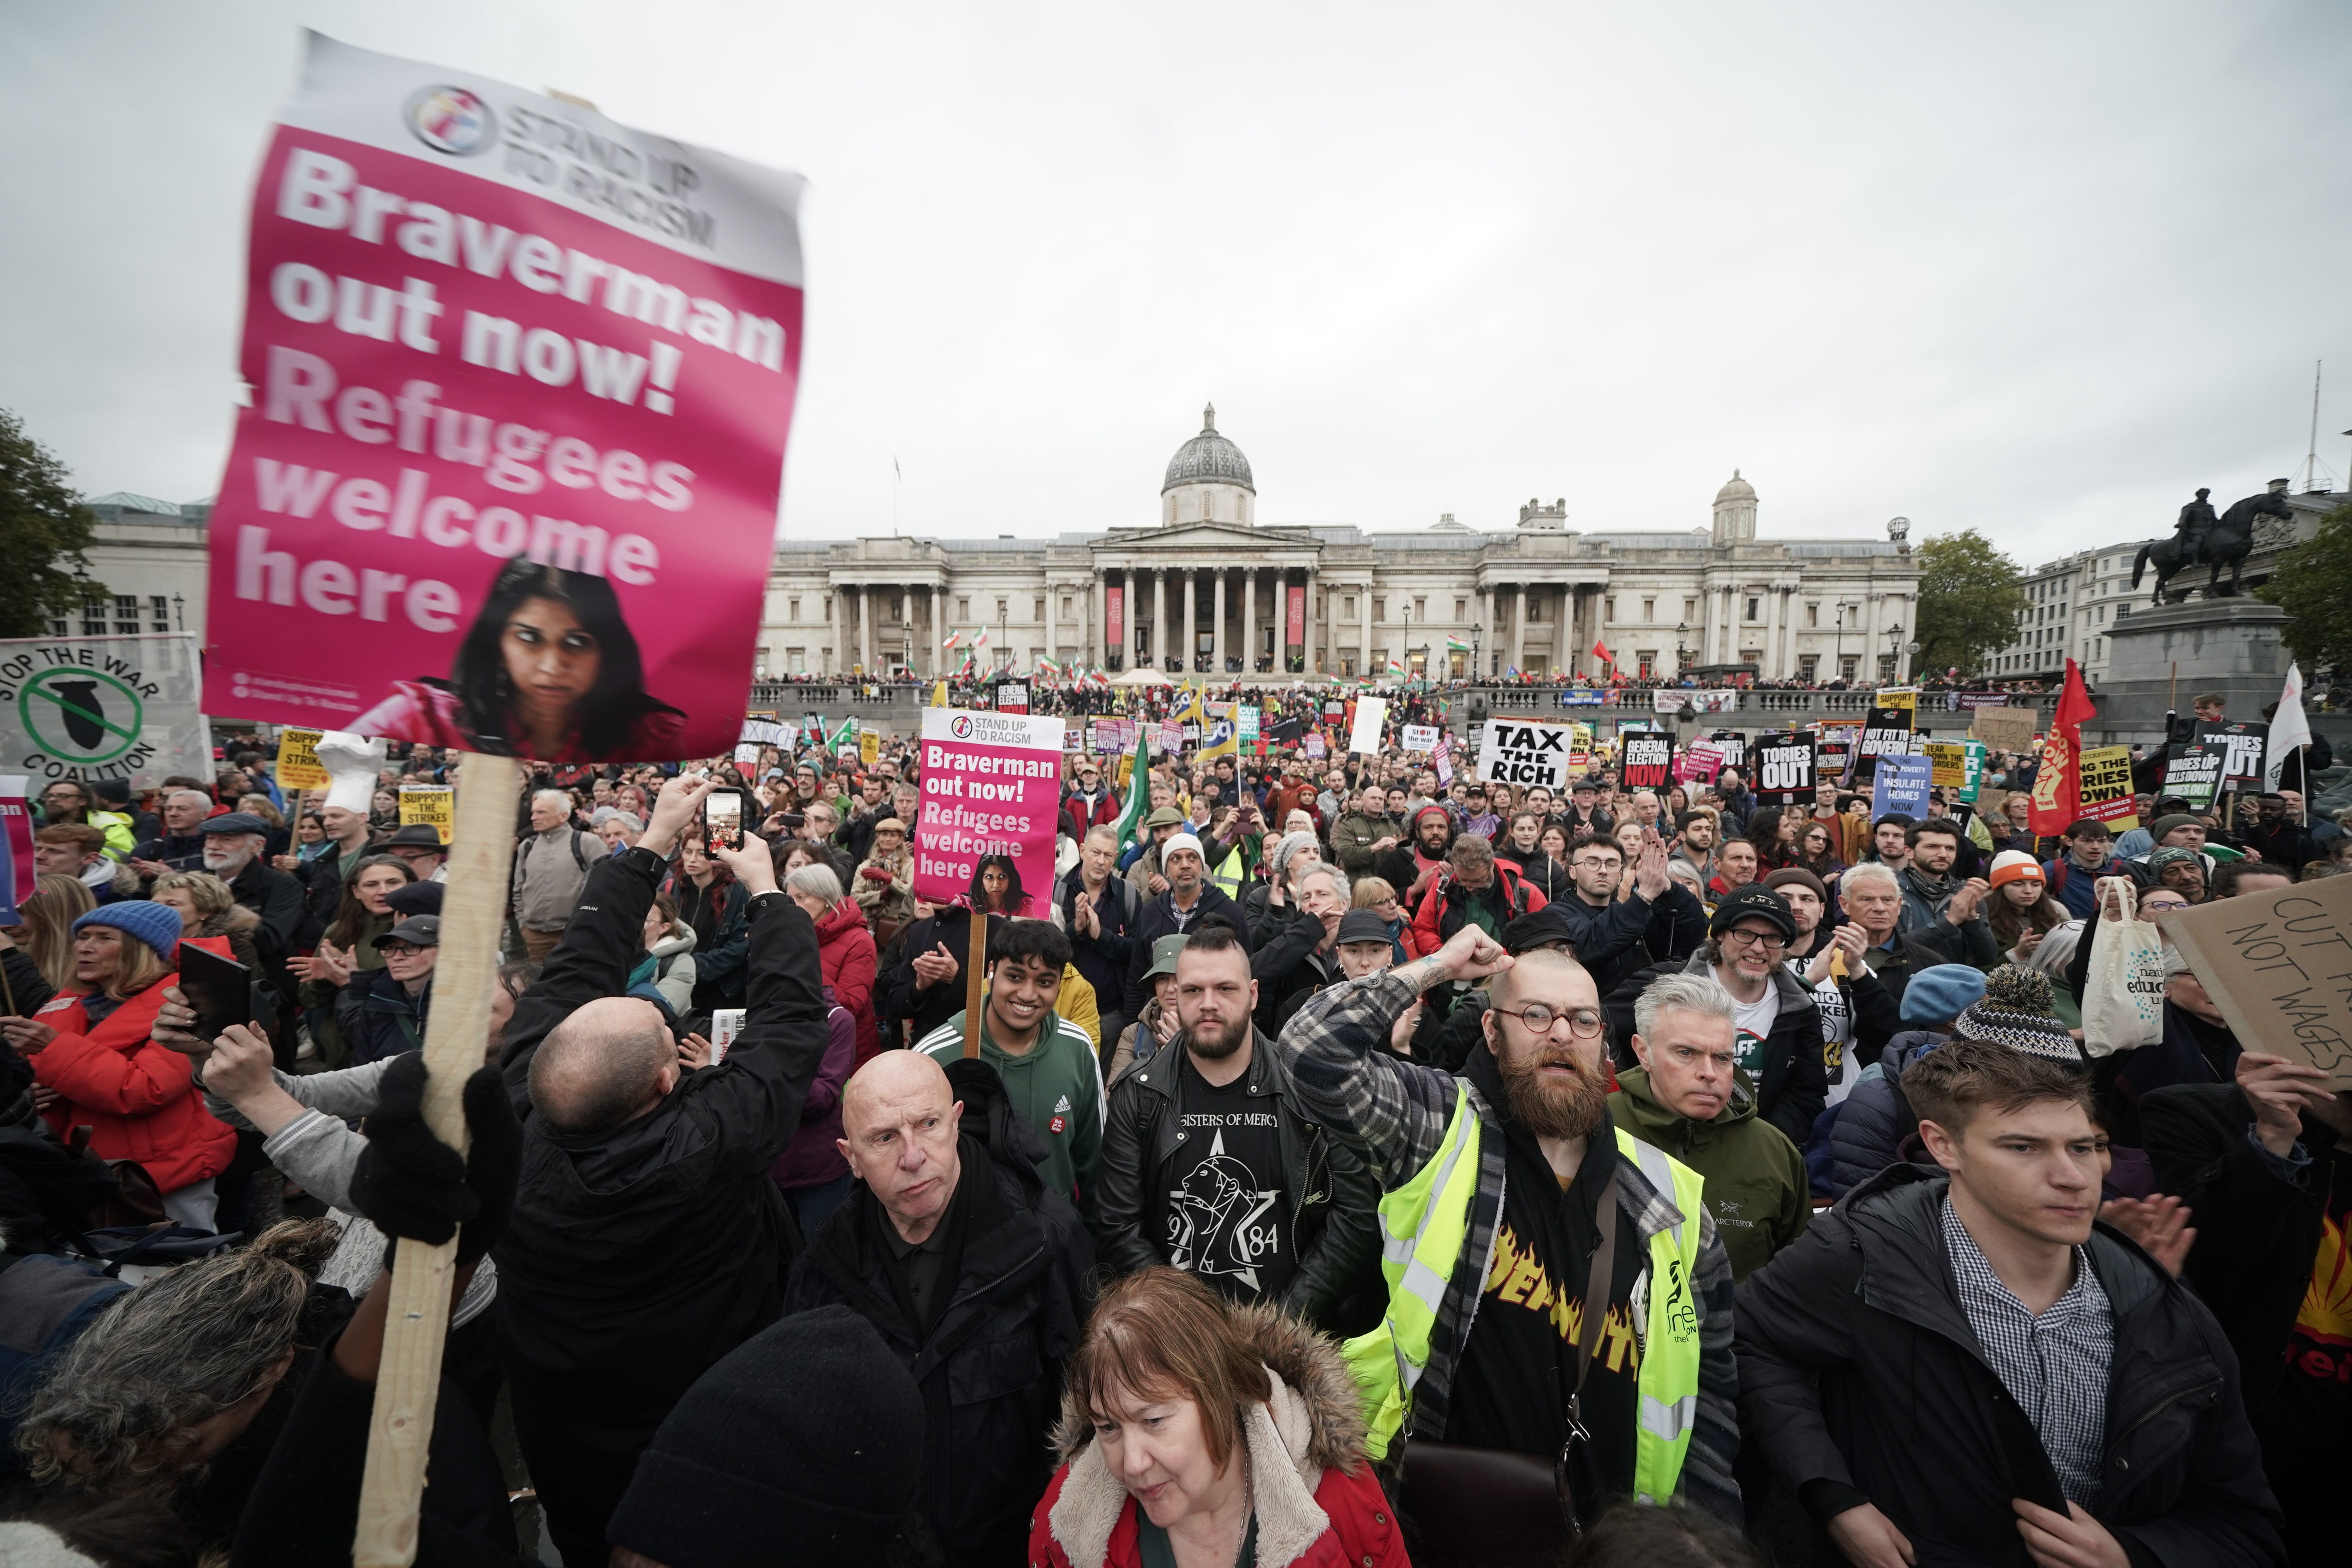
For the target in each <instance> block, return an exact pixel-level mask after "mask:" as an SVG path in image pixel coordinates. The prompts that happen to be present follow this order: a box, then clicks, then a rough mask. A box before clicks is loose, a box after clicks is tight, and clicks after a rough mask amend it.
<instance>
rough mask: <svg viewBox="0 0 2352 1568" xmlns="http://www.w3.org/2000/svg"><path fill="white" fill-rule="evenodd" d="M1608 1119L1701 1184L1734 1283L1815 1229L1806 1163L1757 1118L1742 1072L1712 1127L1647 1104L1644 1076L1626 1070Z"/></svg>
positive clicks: (1786, 1139) (1779, 1134)
mask: <svg viewBox="0 0 2352 1568" xmlns="http://www.w3.org/2000/svg"><path fill="white" fill-rule="evenodd" d="M1609 1115H1610V1118H1611V1120H1612V1121H1614V1122H1615V1123H1616V1124H1617V1125H1618V1126H1620V1127H1622V1128H1623V1129H1624V1130H1625V1131H1628V1132H1631V1133H1632V1134H1633V1136H1634V1137H1636V1138H1639V1139H1640V1140H1641V1141H1642V1142H1644V1143H1648V1144H1651V1145H1653V1146H1654V1147H1656V1148H1660V1149H1664V1151H1665V1152H1667V1153H1669V1154H1672V1155H1673V1156H1674V1157H1675V1159H1677V1160H1680V1161H1681V1162H1682V1163H1684V1164H1685V1165H1688V1166H1689V1167H1690V1168H1691V1169H1692V1170H1694V1171H1696V1172H1697V1173H1699V1174H1700V1175H1701V1176H1704V1177H1705V1178H1706V1211H1707V1213H1709V1214H1711V1215H1714V1216H1715V1230H1716V1234H1717V1236H1719V1237H1722V1238H1723V1250H1724V1255H1725V1256H1726V1257H1727V1258H1729V1259H1730V1261H1731V1278H1732V1279H1733V1280H1734V1281H1738V1280H1741V1279H1747V1278H1748V1276H1749V1275H1750V1274H1753V1273H1754V1272H1756V1270H1758V1269H1759V1268H1763V1267H1764V1265H1765V1264H1766V1263H1768V1262H1769V1261H1770V1260H1771V1258H1772V1255H1773V1254H1774V1253H1776V1252H1778V1251H1780V1249H1781V1248H1782V1247H1786V1246H1788V1245H1789V1244H1790V1242H1792V1241H1794V1240H1796V1239H1797V1237H1801V1236H1802V1235H1804V1234H1805V1227H1806V1226H1809V1225H1811V1223H1812V1220H1813V1199H1812V1189H1811V1184H1809V1183H1808V1182H1807V1180H1806V1176H1805V1157H1804V1155H1803V1154H1802V1153H1801V1152H1799V1151H1798V1148H1797V1146H1796V1145H1795V1144H1794V1143H1791V1142H1789V1136H1788V1134H1787V1133H1785V1132H1783V1131H1780V1129H1779V1128H1777V1127H1775V1126H1773V1125H1772V1124H1771V1123H1770V1122H1769V1121H1764V1120H1763V1119H1762V1118H1761V1117H1759V1116H1758V1115H1757V1114H1756V1089H1755V1087H1754V1085H1752V1084H1750V1083H1749V1082H1748V1074H1747V1072H1746V1071H1745V1070H1739V1071H1738V1072H1736V1073H1735V1075H1734V1087H1733V1089H1732V1091H1731V1102H1730V1103H1729V1104H1728V1105H1726V1106H1725V1107H1724V1108H1723V1109H1722V1110H1719V1111H1717V1113H1716V1116H1715V1120H1714V1121H1691V1120H1690V1119H1689V1118H1688V1117H1686V1116H1678V1115H1676V1114H1675V1112H1673V1111H1671V1110H1667V1109H1666V1108H1665V1107H1664V1106H1663V1105H1661V1104H1659V1103H1658V1102H1657V1101H1656V1100H1654V1099H1652V1098H1651V1095H1650V1075H1649V1073H1648V1072H1647V1071H1646V1070H1644V1069H1643V1068H1623V1069H1622V1070H1620V1071H1619V1073H1618V1074H1617V1092H1616V1093H1614V1094H1612V1095H1611V1096H1610V1097H1609Z"/></svg>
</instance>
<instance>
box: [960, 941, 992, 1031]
mask: <svg viewBox="0 0 2352 1568" xmlns="http://www.w3.org/2000/svg"><path fill="white" fill-rule="evenodd" d="M987 972H988V911H987V910H982V909H979V908H977V907H975V908H974V909H973V910H972V911H971V942H968V943H967V944H966V950H965V952H964V958H963V1054H964V1058H965V1059H966V1060H970V1059H971V1058H973V1057H976V1056H978V1055H980V1014H981V1009H982V1006H984V1005H986V1002H987V995H988V981H987Z"/></svg>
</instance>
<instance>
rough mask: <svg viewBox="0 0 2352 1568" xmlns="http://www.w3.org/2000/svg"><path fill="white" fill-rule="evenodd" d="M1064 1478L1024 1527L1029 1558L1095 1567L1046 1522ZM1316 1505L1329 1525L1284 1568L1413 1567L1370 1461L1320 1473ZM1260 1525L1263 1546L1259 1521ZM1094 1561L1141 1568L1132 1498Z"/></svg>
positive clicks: (1061, 1473) (1055, 1567) (1112, 1567)
mask: <svg viewBox="0 0 2352 1568" xmlns="http://www.w3.org/2000/svg"><path fill="white" fill-rule="evenodd" d="M1069 1479H1070V1467H1069V1466H1067V1465H1064V1466H1063V1467H1062V1468H1060V1469H1058V1470H1056V1471H1055V1472H1054V1481H1053V1484H1052V1485H1051V1486H1049V1487H1047V1488H1046V1489H1045V1500H1044V1501H1043V1502H1041V1503H1039V1504H1038V1505H1037V1513H1036V1516H1035V1522H1034V1524H1033V1525H1032V1526H1031V1528H1030V1531H1029V1561H1030V1562H1031V1563H1035V1564H1040V1565H1044V1564H1051V1568H1097V1563H1080V1562H1078V1561H1076V1559H1074V1558H1073V1557H1071V1556H1070V1554H1069V1552H1067V1551H1066V1550H1065V1549H1064V1547H1063V1544H1062V1542H1059V1541H1057V1540H1055V1537H1054V1531H1053V1526H1052V1524H1051V1523H1050V1522H1049V1521H1050V1518H1051V1515H1052V1513H1053V1510H1054V1504H1055V1502H1056V1501H1058V1500H1060V1498H1061V1495H1062V1488H1063V1486H1064V1485H1065V1484H1066V1482H1067V1481H1068V1480H1069ZM1315 1506H1316V1507H1318V1508H1319V1509H1321V1510H1323V1511H1324V1513H1325V1514H1326V1515H1328V1517H1329V1519H1330V1521H1331V1522H1330V1524H1329V1525H1328V1526H1327V1527H1326V1528H1325V1529H1324V1531H1323V1533H1322V1534H1321V1535H1318V1536H1317V1537H1316V1538H1315V1541H1314V1542H1313V1543H1312V1544H1311V1545H1309V1546H1308V1547H1307V1549H1306V1550H1305V1551H1304V1552H1299V1553H1298V1554H1297V1556H1294V1557H1290V1558H1287V1559H1286V1560H1285V1561H1284V1563H1283V1568H1357V1565H1358V1564H1359V1563H1369V1564H1371V1565H1372V1568H1412V1559H1411V1558H1410V1557H1408V1556H1406V1555H1405V1550H1404V1538H1403V1537H1402V1535H1401V1534H1400V1533H1399V1532H1398V1531H1397V1525H1396V1516H1395V1515H1394V1514H1392V1513H1391V1512H1390V1511H1389V1500H1388V1497H1387V1495H1386V1494H1385V1493H1383V1492H1382V1491H1381V1483H1380V1482H1379V1481H1378V1480H1376V1479H1373V1476H1372V1468H1371V1467H1370V1465H1366V1466H1365V1467H1364V1468H1361V1469H1360V1470H1358V1471H1357V1472H1356V1473H1355V1474H1354V1475H1352V1476H1350V1475H1349V1474H1348V1473H1347V1472H1345V1471H1344V1470H1326V1471H1324V1472H1323V1479H1322V1483H1321V1484H1320V1485H1318V1487H1317V1488H1316V1489H1315ZM1259 1529H1260V1537H1261V1538H1260V1541H1259V1546H1260V1548H1261V1550H1262V1549H1263V1548H1264V1546H1265V1541H1264V1539H1263V1536H1264V1529H1265V1527H1264V1524H1263V1522H1261V1524H1260V1527H1259ZM1098 1561H1099V1563H1100V1568H1143V1551H1142V1548H1141V1546H1140V1545H1139V1543H1138V1542H1137V1539H1136V1523H1135V1500H1134V1499H1133V1498H1131V1497H1130V1498H1129V1499H1128V1500H1127V1501H1126V1502H1125V1503H1124V1504H1123V1505H1122V1506H1121V1507H1120V1509H1119V1514H1118V1523H1117V1524H1115V1525H1113V1526H1112V1527H1111V1532H1110V1543H1109V1545H1108V1548H1107V1549H1106V1550H1105V1551H1104V1552H1103V1555H1102V1557H1101V1558H1100V1559H1099V1560H1098ZM1258 1561H1260V1562H1261V1563H1263V1562H1265V1558H1264V1557H1260V1558H1259V1559H1258Z"/></svg>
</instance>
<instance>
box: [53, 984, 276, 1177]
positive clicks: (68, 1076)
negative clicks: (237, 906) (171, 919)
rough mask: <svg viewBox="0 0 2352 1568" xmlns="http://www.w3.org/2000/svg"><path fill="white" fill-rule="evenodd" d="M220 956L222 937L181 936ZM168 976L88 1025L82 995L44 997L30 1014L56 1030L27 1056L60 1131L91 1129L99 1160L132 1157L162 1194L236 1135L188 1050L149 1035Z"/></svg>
mask: <svg viewBox="0 0 2352 1568" xmlns="http://www.w3.org/2000/svg"><path fill="white" fill-rule="evenodd" d="M181 940H182V941H183V942H195V943H197V944H199V945H200V946H203V947H205V948H208V949H210V950H211V951H213V952H217V953H219V954H220V955H221V956H222V957H223V958H226V957H227V956H228V955H229V954H228V939H227V938H226V937H183V938H182V939H181ZM171 984H172V977H171V976H170V975H168V974H167V975H165V976H163V978H162V979H160V980H158V981H156V982H155V983H154V984H152V985H150V986H148V987H147V989H145V990H144V991H142V992H139V993H138V994H135V995H133V996H131V998H130V999H129V1000H128V1001H126V1002H124V1003H123V1004H122V1005H121V1006H119V1007H117V1008H116V1009H115V1010H114V1011H113V1012H112V1013H111V1014H110V1015H108V1016H107V1018H106V1020H105V1021H104V1022H103V1023H100V1024H99V1025H98V1026H95V1027H92V1026H91V1025H90V1022H89V1014H88V1013H86V1012H84V1011H83V1009H82V997H83V993H79V992H65V993H61V994H58V995H57V996H55V997H53V998H51V999H50V1001H49V1005H47V1006H46V1007H43V1008H42V1009H41V1011H40V1013H39V1014H38V1016H39V1018H40V1020H41V1022H42V1023H44V1024H47V1025H48V1026H50V1027H52V1028H54V1029H55V1030H57V1032H58V1037H57V1038H56V1039H54V1040H51V1041H50V1042H49V1043H48V1045H47V1046H46V1047H43V1048H42V1049H41V1050H40V1051H39V1052H38V1053H37V1054H36V1055H35V1056H34V1058H33V1080H34V1081H35V1082H36V1083H38V1084H40V1085H41V1086H42V1087H43V1088H45V1089H55V1090H57V1092H58V1102H57V1103H56V1104H55V1105H52V1106H51V1107H50V1108H49V1110H48V1112H47V1121H48V1124H49V1130H50V1131H53V1132H55V1133H56V1134H57V1135H58V1138H59V1139H61V1140H62V1139H64V1138H66V1137H68V1136H69V1135H70V1133H71V1131H72V1130H73V1129H74V1128H76V1127H87V1128H89V1130H90V1138H89V1151H90V1152H91V1153H93V1154H96V1155H98V1156H99V1157H100V1159H105V1160H136V1161H137V1162H138V1163H140V1164H141V1165H142V1166H144V1167H146V1171H147V1173H148V1174H149V1175H151V1176H152V1177H154V1178H155V1185H156V1187H157V1188H158V1189H160V1190H161V1191H163V1192H166V1193H173V1192H177V1191H179V1189H181V1188H182V1187H184V1186H187V1185H188V1184H190V1183H193V1182H201V1181H203V1180H204V1179H205V1177H206V1176H217V1175H219V1174H220V1173H222V1172H223V1171H226V1170H227V1169H228V1162H229V1156H231V1155H232V1154H234V1153H236V1133H235V1132H234V1131H231V1130H230V1129H229V1127H228V1126H227V1124H226V1123H225V1122H222V1121H217V1120H215V1118H214V1117H213V1115H212V1113H211V1112H209V1111H207V1110H205V1097H204V1094H203V1092H202V1091H201V1090H200V1089H197V1088H196V1079H195V1073H194V1069H193V1068H191V1067H190V1065H189V1062H188V1058H186V1057H184V1056H183V1055H181V1054H180V1053H179V1052H178V1051H175V1050H173V1049H172V1048H171V1047H168V1046H159V1045H156V1044H155V1043H154V1042H153V1041H152V1040H151V1039H150V1038H149V1032H150V1031H151V1030H152V1028H153V1027H154V1025H155V1015H156V1013H157V1012H158V1011H159V1010H160V1009H161V1008H162V1007H163V993H164V991H165V990H166V989H167V988H168V987H169V986H170V985H171Z"/></svg>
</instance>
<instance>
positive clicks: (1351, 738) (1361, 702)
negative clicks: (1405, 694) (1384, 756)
mask: <svg viewBox="0 0 2352 1568" xmlns="http://www.w3.org/2000/svg"><path fill="white" fill-rule="evenodd" d="M1388 721H1389V700H1388V699H1387V698H1385V697H1360V698H1358V699H1357V700H1356V722H1355V725H1354V727H1353V728H1352V729H1350V730H1349V731H1348V750H1349V751H1350V752H1355V753H1356V754H1357V755H1359V756H1366V757H1374V756H1378V755H1380V751H1381V729H1382V728H1383V727H1385V726H1386V725H1387V723H1388Z"/></svg>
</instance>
